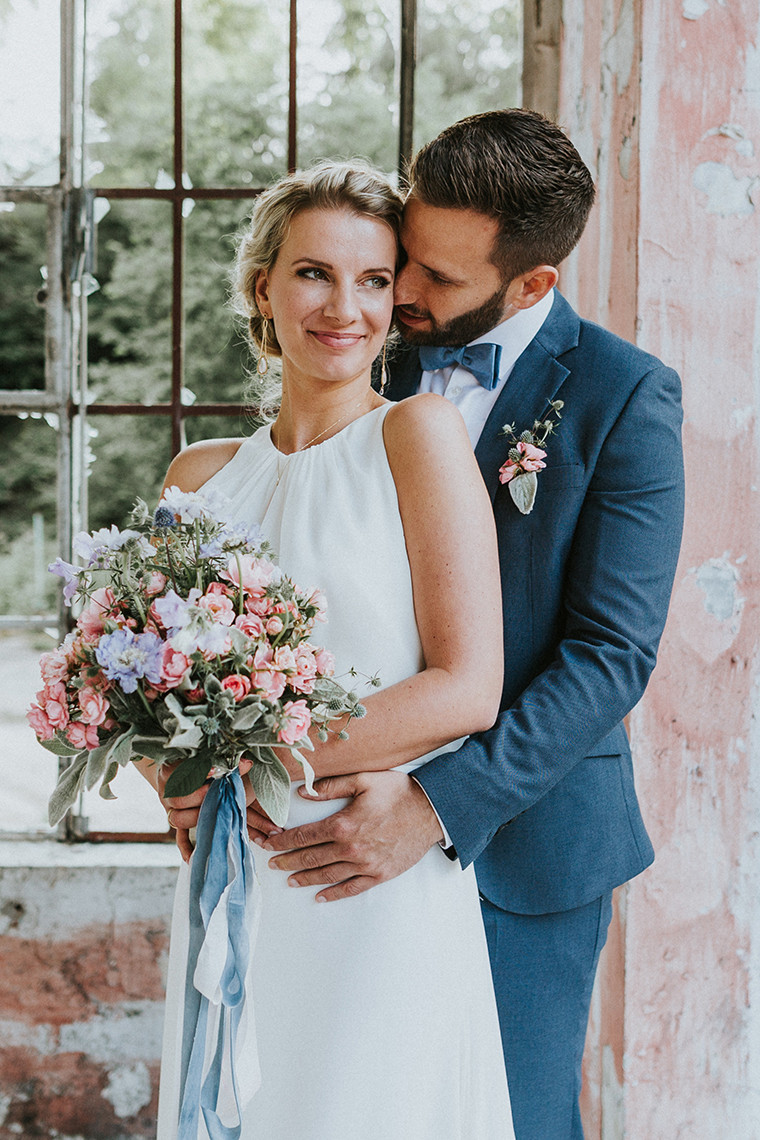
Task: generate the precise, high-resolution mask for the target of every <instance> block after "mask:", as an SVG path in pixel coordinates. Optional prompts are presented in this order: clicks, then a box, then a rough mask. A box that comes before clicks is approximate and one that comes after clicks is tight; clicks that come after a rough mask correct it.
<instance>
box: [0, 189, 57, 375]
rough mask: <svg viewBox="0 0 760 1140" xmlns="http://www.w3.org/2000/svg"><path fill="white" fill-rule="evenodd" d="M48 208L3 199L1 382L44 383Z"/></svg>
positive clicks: (0, 232)
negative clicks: (43, 294)
mask: <svg viewBox="0 0 760 1140" xmlns="http://www.w3.org/2000/svg"><path fill="white" fill-rule="evenodd" d="M46 228H47V209H46V207H45V206H42V205H38V204H37V203H32V202H0V388H13V389H16V390H19V389H22V388H27V389H35V388H38V389H39V388H44V387H45V313H44V310H43V308H42V307H41V303H42V296H41V293H42V290H43V289H44V285H45V275H46V272H47V271H46V269H45V262H46V260H47V254H46Z"/></svg>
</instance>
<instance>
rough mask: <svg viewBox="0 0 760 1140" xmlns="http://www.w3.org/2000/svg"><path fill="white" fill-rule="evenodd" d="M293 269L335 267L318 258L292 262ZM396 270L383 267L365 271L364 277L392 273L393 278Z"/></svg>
mask: <svg viewBox="0 0 760 1140" xmlns="http://www.w3.org/2000/svg"><path fill="white" fill-rule="evenodd" d="M291 264H292V266H293V268H295V267H296V266H297V265H315V266H316V267H317V268H318V269H333V268H334V266H333V265H332V264H331V263H330V262H329V261H320V260H319V258H317V257H297V258H296V259H295V261H293V262H291ZM394 272H395V270H393V269H392V268H391V267H390V266H388V265H381V266H380V267H379V268H370V269H363V270H362V275H365V274H372V273H390V275H391V277H392V276H393V274H394Z"/></svg>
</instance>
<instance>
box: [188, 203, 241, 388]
mask: <svg viewBox="0 0 760 1140" xmlns="http://www.w3.org/2000/svg"><path fill="white" fill-rule="evenodd" d="M250 209H251V202H250V201H240V200H236V201H227V202H196V203H195V205H194V208H193V211H192V213H191V214H190V215H189V216H188V217H187V219H186V221H185V387H186V389H187V391H188V395H190V394H192V396H194V397H195V400H197V401H199V402H203V403H206V404H208V403H220V402H222V401H230V402H232V403H235V404H237V403H240V401H241V399H242V390H243V385H244V380H245V370H246V369H247V368H249V367H250V365H251V358H250V354H249V352H248V349H247V347H246V345H245V343H244V342H243V335H242V327H241V320H240V318H238V316H237V315H236V314H235V313H234V312H233V311H232V309H231V308H230V306H229V304H228V295H229V285H228V274H229V271H230V268H231V266H232V263H233V260H234V257H235V235H236V234H237V233H238V231H239V230H240V229H241V228H242V226H243V225H244V223H245V220H246V218H247V216H248V215H249V213H250Z"/></svg>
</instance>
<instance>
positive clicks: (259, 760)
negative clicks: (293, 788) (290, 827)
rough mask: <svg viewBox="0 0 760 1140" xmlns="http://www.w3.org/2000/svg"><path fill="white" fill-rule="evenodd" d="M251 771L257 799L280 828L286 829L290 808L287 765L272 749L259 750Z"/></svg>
mask: <svg viewBox="0 0 760 1140" xmlns="http://www.w3.org/2000/svg"><path fill="white" fill-rule="evenodd" d="M257 751H258V755H257V756H256V757H255V758H254V761H253V768H252V769H251V783H252V784H253V790H254V792H255V793H256V799H257V800H258V801H259V803H260V804H261V806H262V807H263V809H264V811H265V812H266V814H267V815H268V816H269V818H270V819H271V820H272V822H273V823H276V824H277V826H278V827H284V826H285V824H286V822H287V819H288V807H289V806H290V776H289V775H288V770H287V768H286V767H285V765H284V764H283V763H282V761H281V760H279V759H278V758H277V757H276V756H275V754H274V752H272V750H271V749H270V748H261V749H258V750H257Z"/></svg>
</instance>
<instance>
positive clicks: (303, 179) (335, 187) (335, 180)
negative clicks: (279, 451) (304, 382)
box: [231, 159, 403, 417]
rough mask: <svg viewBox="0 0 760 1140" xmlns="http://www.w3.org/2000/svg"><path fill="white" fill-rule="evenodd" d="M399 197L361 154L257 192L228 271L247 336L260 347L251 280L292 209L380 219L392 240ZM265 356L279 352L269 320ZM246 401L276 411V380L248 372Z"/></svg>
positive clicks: (275, 247) (275, 248) (273, 254)
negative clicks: (346, 211) (344, 211)
mask: <svg viewBox="0 0 760 1140" xmlns="http://www.w3.org/2000/svg"><path fill="white" fill-rule="evenodd" d="M402 207H403V202H402V199H401V195H400V194H399V193H398V192H397V191H396V190H395V189H394V188H393V186H392V185H391V183H390V182H389V181H388V179H387V178H386V177H385V176H384V175H383V174H381V173H380V171H379V170H375V168H374V167H372V166H370V165H369V163H367V162H365V161H364V160H363V159H352V160H351V161H350V162H334V161H331V160H328V159H323V160H321V161H320V162H317V163H315V165H314V166H311V167H309V169H308V170H304V171H298V172H297V173H295V174H288V175H286V177H285V178H281V179H280V180H279V182H276V183H275V184H274V185H273V186H270V187H269V189H267V190H265V191H264V193H263V194H261V195H260V196H259V197H258V198H257V199H256V202H255V204H254V207H253V210H252V212H251V220H250V225H249V226H248V227H247V228H246V230H245V232H244V233H243V234H242V235H241V237H240V239H239V241H238V247H237V257H236V260H235V265H234V268H233V272H232V275H231V277H232V291H231V304H232V307H233V309H234V310H235V311H236V312H237V313H239V314H240V315H241V316H243V317H245V318H246V320H247V332H248V336H249V338H250V340H251V342H252V343H253V345H254V346H255V347H256V348H257V349H260V348H261V344H262V331H263V327H264V317H263V316H262V315H261V313H260V312H259V308H258V305H257V304H256V296H255V290H256V280H257V278H258V275H259V274H260V273H261V272H262V270H269V269H271V268H272V266H273V265H274V263H275V261H276V260H277V255H278V253H279V252H280V249H281V248H282V246H283V244H284V242H285V241H286V239H287V236H288V233H289V231H290V226H291V223H292V221H293V218H294V217H295V216H296V214H299V213H301V211H302V210H309V209H314V208H317V209H328V210H329V209H340V208H345V209H349V210H351V211H353V212H354V213H355V214H361V215H366V216H367V217H370V218H377V219H378V220H379V221H382V222H385V223H386V224H387V225H389V226H390V227H391V229H392V230H393V234H394V236H395V238H396V240H397V241H398V235H399V229H400V225H401V211H402ZM266 348H267V355H268V356H269V355H272V356H280V355H281V352H280V345H279V342H278V340H277V329H276V327H275V324H274V321H269V324H268V328H267V342H266ZM247 396H248V399H249V401H250V402H251V403H252V404H254V405H255V406H256V407H257V409H258V410H259V412H260V413H261V414H262V415H263V416H264V417H268V416H271V415H272V414H274V413H275V412H276V409H277V405H278V404H279V399H280V383H279V379H276V378H270V377H269V376H263V377H262V376H260V375H258V374H257V373H253V374H252V378H251V387H250V390H249V392H248V393H247Z"/></svg>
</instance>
